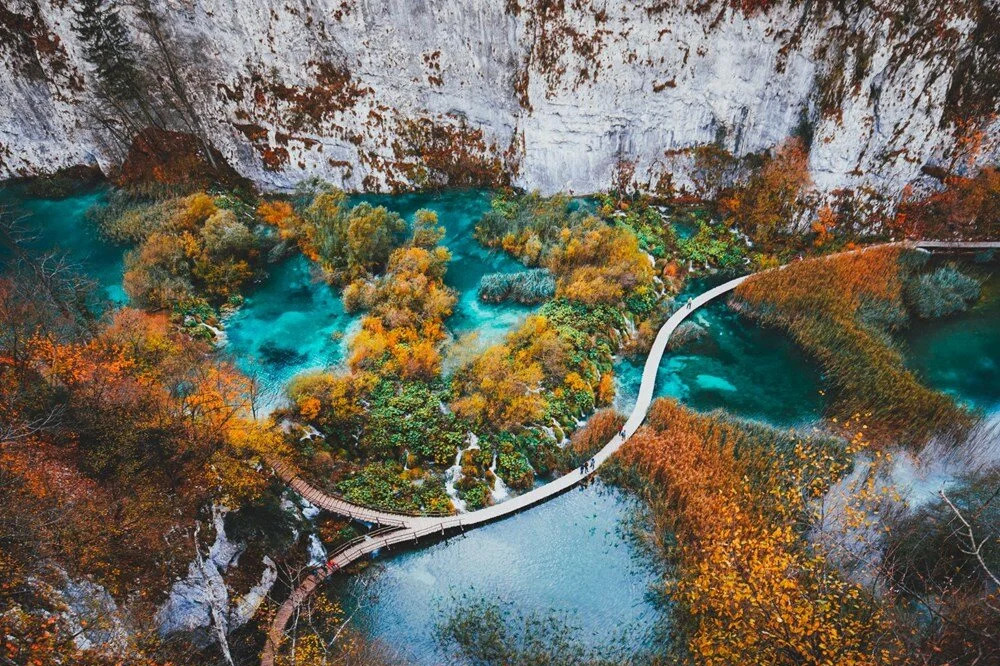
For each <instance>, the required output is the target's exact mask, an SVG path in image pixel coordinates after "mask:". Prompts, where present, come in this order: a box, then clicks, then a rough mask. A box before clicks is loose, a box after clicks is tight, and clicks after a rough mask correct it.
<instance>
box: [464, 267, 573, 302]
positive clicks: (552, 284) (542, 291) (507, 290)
mask: <svg viewBox="0 0 1000 666" xmlns="http://www.w3.org/2000/svg"><path fill="white" fill-rule="evenodd" d="M555 293H556V280H555V278H554V277H553V276H552V273H551V272H550V271H549V270H548V269H547V268H535V269H532V270H528V271H519V272H517V273H489V274H487V275H484V276H483V277H482V278H480V280H479V299H480V300H482V301H485V302H486V303H502V302H504V301H514V302H515V303H521V304H523V305H532V304H535V303H542V302H544V301H547V300H549V299H550V298H552V297H553V296H555Z"/></svg>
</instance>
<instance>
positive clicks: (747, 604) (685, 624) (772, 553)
mask: <svg viewBox="0 0 1000 666" xmlns="http://www.w3.org/2000/svg"><path fill="white" fill-rule="evenodd" d="M649 423H650V425H649V426H647V427H644V428H642V429H640V430H639V432H638V433H636V435H635V436H633V437H632V438H631V439H630V440H629V442H628V443H627V444H626V445H625V447H624V448H623V449H622V452H621V457H622V460H623V461H624V462H625V463H626V464H628V465H630V466H633V467H634V468H635V469H636V470H637V471H638V472H639V473H640V474H641V475H642V477H643V478H644V479H646V480H647V481H649V482H650V485H649V488H650V489H651V492H653V493H654V495H655V496H654V500H655V501H654V506H655V507H656V511H657V517H658V518H659V520H660V521H661V522H663V523H664V524H666V525H667V526H669V528H670V529H671V530H672V532H673V534H674V535H675V537H676V541H677V545H676V548H675V552H676V555H677V559H678V569H677V575H676V579H675V580H673V581H672V583H671V584H670V585H669V592H670V594H671V596H672V598H673V599H674V600H675V601H676V602H677V604H678V607H679V609H680V610H681V611H682V613H683V614H682V615H681V617H680V618H679V621H680V622H679V624H680V626H681V627H682V628H683V630H684V631H685V632H686V636H687V642H686V649H687V653H688V656H689V657H690V658H691V659H692V660H693V661H694V662H695V663H702V664H720V665H721V664H877V663H891V662H893V661H895V660H896V659H897V657H898V653H899V650H900V645H899V644H898V642H897V640H896V639H895V638H894V636H893V633H892V631H891V629H892V627H891V623H890V622H889V619H888V618H887V616H886V615H885V613H884V612H883V611H882V610H881V609H880V607H879V605H878V604H877V603H876V601H875V600H874V599H873V598H872V597H871V596H870V595H869V593H868V592H867V591H866V590H864V589H863V588H861V587H859V586H857V585H855V584H852V583H849V582H847V581H846V580H844V579H843V578H842V577H841V576H840V575H839V573H838V572H837V571H836V569H835V568H834V567H832V566H830V565H829V564H827V562H826V558H825V557H824V554H823V553H822V552H821V551H820V550H817V549H814V548H811V547H809V546H808V545H807V544H806V543H804V541H803V538H802V530H803V527H804V526H807V525H808V524H809V522H810V520H811V509H810V505H809V502H810V500H811V499H813V498H817V497H821V496H822V494H823V493H824V492H825V491H826V489H827V488H828V485H829V483H830V481H832V480H833V479H836V478H837V477H838V476H840V475H841V474H842V473H843V471H844V470H845V469H846V467H847V465H848V464H849V463H848V460H849V459H848V458H847V457H846V456H845V454H847V455H850V454H851V453H853V452H855V451H856V450H858V448H859V447H860V446H862V445H863V440H862V439H861V438H860V436H858V437H856V438H855V439H854V440H853V441H852V445H851V446H849V447H848V449H847V451H841V452H838V451H836V450H831V449H830V448H829V447H828V446H823V445H819V444H818V443H817V442H814V441H812V440H800V439H796V438H794V437H777V436H775V435H774V434H773V431H771V434H764V431H763V430H758V431H756V432H755V431H753V430H747V429H745V428H744V427H742V426H740V425H737V424H735V423H732V422H728V421H725V420H723V419H722V418H721V417H711V416H707V417H706V416H697V415H695V414H693V413H692V412H689V411H687V410H686V409H684V408H683V407H681V406H679V405H678V404H677V403H675V402H673V401H669V400H666V399H660V400H657V401H656V402H655V403H654V404H653V407H652V408H651V411H650V415H649ZM685 618H686V619H685Z"/></svg>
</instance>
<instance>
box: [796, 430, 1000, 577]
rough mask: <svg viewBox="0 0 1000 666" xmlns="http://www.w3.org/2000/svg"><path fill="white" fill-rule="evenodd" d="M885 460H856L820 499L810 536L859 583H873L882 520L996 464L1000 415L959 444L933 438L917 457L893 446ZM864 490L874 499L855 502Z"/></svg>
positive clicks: (999, 458) (881, 540) (881, 546)
mask: <svg viewBox="0 0 1000 666" xmlns="http://www.w3.org/2000/svg"><path fill="white" fill-rule="evenodd" d="M889 455H890V462H888V463H882V464H880V465H875V464H873V459H872V457H871V456H870V455H868V454H865V455H862V456H859V457H858V458H857V460H856V461H855V465H854V469H853V470H852V471H851V473H850V474H848V475H847V476H845V477H844V478H843V479H841V480H840V481H839V482H837V483H836V484H834V485H833V486H832V487H831V488H830V491H829V492H828V493H827V494H826V496H825V497H824V498H823V500H822V514H823V520H822V523H821V525H819V526H818V527H817V528H816V529H814V531H813V534H812V538H813V539H814V540H815V541H817V542H819V543H821V544H823V545H824V546H825V547H826V549H827V551H828V552H829V554H830V557H831V559H833V560H834V561H835V562H836V563H837V564H838V565H839V566H840V567H841V568H842V569H844V570H845V571H849V572H850V573H851V574H852V576H853V577H854V578H855V579H857V580H859V581H863V582H869V581H870V580H871V575H872V574H873V572H874V571H875V569H876V568H877V567H878V565H879V563H880V562H881V560H882V555H883V549H884V534H885V527H886V523H885V521H884V517H886V516H888V517H890V518H896V517H899V516H904V515H906V514H909V513H912V512H913V511H915V510H916V509H918V508H920V507H921V506H923V505H925V504H928V503H930V502H932V501H934V500H935V499H936V498H937V497H939V493H940V492H941V491H947V490H948V488H949V487H950V486H951V485H953V484H954V483H956V482H957V481H959V480H961V479H962V478H963V477H967V476H970V475H975V474H981V473H983V472H986V471H989V470H991V469H994V468H996V467H997V466H998V465H1000V412H993V413H991V414H990V415H988V416H987V417H986V418H984V419H983V420H982V421H981V422H980V423H979V424H978V425H977V426H976V427H974V428H973V429H972V431H971V432H970V433H969V435H968V437H966V438H965V439H964V440H963V441H961V442H958V443H955V442H953V441H952V440H950V439H949V438H946V437H937V438H934V439H932V440H931V441H929V442H928V443H927V444H926V445H925V446H924V448H923V449H922V450H921V451H920V452H919V453H912V452H910V451H908V450H906V449H904V448H901V447H897V448H896V449H894V450H892V451H890V452H889ZM872 474H874V475H875V476H874V479H873V480H872V479H870V476H871V475H872ZM866 487H870V488H871V489H872V491H873V493H872V494H873V495H874V499H872V500H871V501H863V502H860V503H859V501H858V500H857V499H856V498H857V497H858V494H859V492H861V490H862V489H863V488H866Z"/></svg>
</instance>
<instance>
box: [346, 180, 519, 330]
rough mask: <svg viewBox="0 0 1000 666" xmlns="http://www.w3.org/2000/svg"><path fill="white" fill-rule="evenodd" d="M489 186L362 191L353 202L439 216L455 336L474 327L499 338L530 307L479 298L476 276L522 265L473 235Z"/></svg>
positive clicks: (405, 215) (487, 202)
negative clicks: (452, 297)
mask: <svg viewBox="0 0 1000 666" xmlns="http://www.w3.org/2000/svg"><path fill="white" fill-rule="evenodd" d="M491 196H492V194H491V193H490V192H489V191H488V190H447V191H444V192H438V193H426V194H424V193H421V194H397V195H387V194H386V195H367V196H364V197H355V198H354V199H353V200H354V201H361V200H364V201H368V202H369V203H371V204H372V205H375V206H385V207H386V208H388V209H390V210H393V211H395V212H397V213H399V214H400V215H402V216H403V218H404V219H406V220H407V221H410V220H412V219H413V214H414V213H415V212H416V211H417V210H419V209H420V208H427V209H430V210H432V211H434V212H435V213H437V215H438V222H439V223H440V224H441V225H442V226H443V227H444V228H445V238H444V241H443V243H444V244H445V245H446V246H447V247H448V249H449V250H451V263H450V264H449V265H448V273H447V275H445V283H446V284H447V285H448V286H449V287H451V288H453V289H455V290H456V291H457V292H458V295H459V296H458V303H457V304H456V305H455V312H454V313H453V314H452V316H451V317H450V318H449V319H448V321H447V325H448V328H449V330H451V331H452V333H454V334H455V335H456V336H460V335H463V334H466V333H470V332H473V331H475V332H476V333H477V334H478V336H479V339H480V341H482V342H483V343H491V342H495V341H497V340H499V339H500V338H501V337H503V334H504V333H506V332H507V331H509V330H510V329H511V328H512V327H513V326H514V325H515V324H516V323H517V322H518V321H520V320H521V319H522V318H523V317H524V316H525V315H526V314H527V313H529V312H531V310H532V309H533V308H532V307H530V306H524V305H517V304H514V303H501V304H496V305H493V304H488V303H482V302H481V301H480V300H479V298H478V289H479V279H480V278H481V277H482V276H483V275H485V274H487V273H513V272H516V271H521V270H524V269H525V267H524V266H523V265H521V264H520V263H519V262H517V261H515V260H514V259H512V258H510V257H509V256H508V255H507V254H505V253H503V252H494V251H492V250H489V249H487V248H485V247H483V246H482V245H480V244H479V242H478V241H476V239H475V238H474V237H473V234H474V232H475V229H476V223H477V222H478V221H479V218H481V217H482V216H483V213H485V212H486V211H488V210H489V208H490V197H491Z"/></svg>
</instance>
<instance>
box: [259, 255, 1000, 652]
mask: <svg viewBox="0 0 1000 666" xmlns="http://www.w3.org/2000/svg"><path fill="white" fill-rule="evenodd" d="M906 244H907V245H910V246H911V247H919V248H924V249H928V250H931V249H992V248H1000V242H983V243H970V242H947V241H923V242H917V243H906ZM874 247H883V246H869V247H867V248H862V249H860V250H852V252H864V251H866V250H868V249H872V248H874ZM829 256H835V255H828V257H829ZM774 270H780V268H778V269H774ZM749 277H751V276H750V275H745V276H743V277H738V278H736V279H734V280H729V281H728V282H725V283H723V284H720V285H719V286H717V287H714V288H712V289H709V290H708V291H706V292H704V293H702V294H699V295H698V296H696V297H694V298H693V299H691V300H690V301H688V302H687V303H685V304H684V305H683V306H682V307H681V308H680V309H679V310H677V312H675V313H674V314H673V315H671V316H670V318H669V319H667V321H666V322H665V323H664V324H663V326H662V327H661V328H660V330H659V332H658V333H657V335H656V339H655V340H654V341H653V346H652V347H651V348H650V350H649V355H648V356H647V357H646V364H645V366H644V367H643V370H642V382H641V384H640V386H639V395H638V398H637V399H636V402H635V406H634V407H633V408H632V412H631V414H629V416H628V419H627V420H626V421H625V426H624V437H623V436H622V435H620V434H619V435H615V437H614V438H612V440H611V441H610V442H608V443H607V444H605V445H604V447H603V448H601V450H600V451H598V452H597V453H596V454H595V455H594V457H593V458H592V460H593V465H591V466H589V467H588V468H587V471H586V472H584V471H581V470H580V469H579V468H577V469H575V470H573V471H572V472H569V473H568V474H564V475H563V476H560V477H559V478H558V479H555V480H553V481H550V482H549V483H546V484H545V485H543V486H539V487H538V488H535V489H534V490H531V491H529V492H526V493H524V494H523V495H518V496H517V497H513V498H511V499H509V500H506V501H504V502H500V503H499V504H494V505H492V506H488V507H485V508H483V509H479V510H477V511H471V512H469V513H462V514H456V515H452V516H444V517H440V516H407V515H403V514H398V513H390V512H382V511H377V510H374V509H369V508H365V507H359V506H356V505H354V504H350V503H349V502H346V501H345V500H343V499H341V498H338V497H333V496H330V495H328V494H326V493H323V492H322V491H320V490H317V489H316V488H314V487H312V486H311V485H309V484H308V483H306V481H305V480H303V479H302V478H300V477H299V476H297V474H296V472H295V471H294V469H293V468H292V467H290V466H287V465H284V464H281V463H277V464H276V465H275V471H276V472H277V473H278V474H279V475H280V476H281V477H282V478H283V479H284V480H285V481H286V482H287V483H288V484H289V485H290V486H291V487H292V488H293V489H295V490H296V492H298V493H299V494H301V495H302V496H303V497H304V498H306V499H307V500H309V501H310V502H311V503H313V504H315V505H316V506H318V507H320V508H323V509H326V510H327V511H331V512H333V513H336V514H339V515H342V516H346V517H348V518H353V519H356V520H361V521H363V522H366V523H369V524H372V525H379V526H380V527H383V529H379V530H376V531H375V532H372V533H371V534H369V535H367V536H366V537H361V538H359V539H355V540H354V541H351V542H350V543H348V544H346V545H345V546H343V547H341V548H340V549H338V550H336V551H334V552H333V553H331V554H330V559H329V561H328V562H327V564H326V566H324V567H321V568H319V569H318V570H317V571H316V572H314V573H312V574H311V575H309V576H308V577H307V578H306V579H305V580H304V581H303V582H302V584H300V585H299V587H297V588H296V589H295V590H294V591H293V592H292V594H291V595H290V596H289V597H288V599H286V600H285V602H284V603H283V604H282V605H281V607H280V608H279V609H278V612H277V614H276V615H275V617H274V620H273V621H272V623H271V628H270V630H269V631H268V639H267V643H266V644H265V646H264V650H263V652H262V653H261V666H273V663H274V653H275V649H276V647H277V645H278V644H279V643H280V641H281V639H282V637H283V636H284V632H285V627H286V626H287V624H288V620H289V619H290V618H291V615H292V613H293V612H294V611H295V609H296V608H297V607H298V606H299V604H301V603H302V602H303V601H304V600H305V599H306V598H308V596H309V595H310V594H312V592H313V591H314V590H315V589H316V587H317V586H319V585H320V583H322V582H323V580H324V579H326V578H327V577H328V576H330V575H331V574H333V573H334V572H336V571H339V570H340V569H343V568H344V567H346V566H347V565H349V564H350V563H351V562H354V561H355V560H358V559H360V558H362V557H364V556H365V555H368V554H371V553H374V552H375V551H378V550H382V549H385V548H391V547H392V546H394V545H398V544H408V543H415V542H419V540H420V539H421V538H433V537H437V536H443V535H445V534H447V533H449V532H455V531H458V530H461V531H464V530H465V529H467V528H470V529H471V528H474V527H478V526H480V525H484V524H486V523H489V522H492V521H494V520H499V519H500V518H503V517H505V516H509V515H511V514H513V513H517V512H518V511H522V510H524V509H526V508H528V507H531V506H533V505H535V504H538V503H540V502H543V501H545V500H547V499H549V498H551V497H554V496H556V495H558V494H560V493H562V492H565V491H566V490H568V489H570V488H572V487H573V486H575V485H577V484H579V483H580V482H582V481H583V480H585V479H586V478H587V477H589V476H591V475H593V474H594V473H595V472H596V471H597V469H598V468H599V467H600V466H601V465H602V464H603V463H604V462H605V461H606V460H607V459H608V458H610V457H611V456H612V455H614V453H615V452H616V451H618V449H619V448H621V446H622V445H623V444H624V443H625V442H626V441H627V440H628V438H629V437H631V436H632V434H633V433H634V432H635V431H636V430H638V428H639V426H640V425H642V422H643V421H644V420H645V418H646V412H647V411H649V406H650V404H652V401H653V390H654V389H655V385H656V375H657V373H658V372H659V368H660V361H661V360H662V358H663V354H664V352H665V351H666V349H667V343H668V342H669V340H670V336H671V335H672V334H673V332H674V331H675V330H677V327H678V326H680V324H681V323H682V322H683V321H684V320H685V319H687V318H688V317H689V316H691V314H692V313H694V312H695V311H696V310H697V309H698V308H700V307H702V306H703V305H705V304H706V303H708V302H709V301H711V300H713V299H715V298H718V297H719V296H721V295H722V294H726V293H728V292H730V291H732V290H733V289H735V288H736V287H738V286H739V285H740V284H742V283H743V282H744V281H745V280H747V279H748V278H749Z"/></svg>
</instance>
